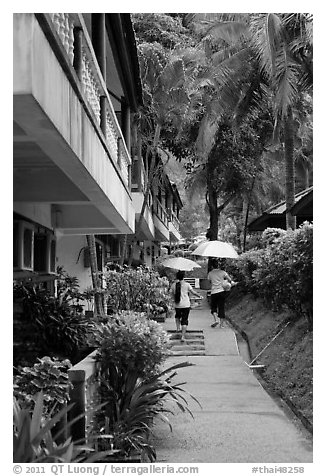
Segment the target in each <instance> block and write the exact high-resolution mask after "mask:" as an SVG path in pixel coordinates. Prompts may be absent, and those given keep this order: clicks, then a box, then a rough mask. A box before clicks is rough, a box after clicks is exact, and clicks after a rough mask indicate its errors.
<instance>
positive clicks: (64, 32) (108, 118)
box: [45, 13, 131, 190]
mask: <svg viewBox="0 0 326 476" xmlns="http://www.w3.org/2000/svg"><path fill="white" fill-rule="evenodd" d="M45 16H46V17H48V18H50V20H51V22H52V24H53V26H54V29H55V31H56V33H57V35H58V38H59V39H60V42H61V43H62V45H63V47H64V49H65V51H66V54H67V57H68V60H69V63H70V64H71V66H72V65H75V63H76V56H78V55H80V56H81V57H80V66H79V70H78V71H77V70H76V73H77V76H78V79H79V81H80V86H81V91H82V94H83V97H84V99H85V100H86V101H85V102H86V104H87V106H88V108H89V110H90V112H91V114H90V116H91V118H92V120H93V121H94V122H95V125H96V129H97V130H102V133H103V134H102V138H101V139H103V136H104V142H105V146H106V148H107V151H108V153H109V156H110V158H111V160H112V161H113V163H114V164H115V166H116V168H117V170H118V171H119V172H120V176H121V179H122V181H123V183H124V185H125V186H126V188H127V189H128V190H129V189H130V180H129V175H130V167H131V158H130V154H129V151H128V149H127V146H126V143H125V140H124V137H123V134H122V132H121V129H120V125H119V123H118V120H117V117H116V114H115V111H114V108H113V106H112V102H111V99H110V96H109V95H108V92H107V86H106V84H105V81H104V78H103V76H102V73H101V70H100V67H99V65H98V62H97V59H96V55H95V52H94V50H93V46H92V42H91V40H90V37H89V34H88V31H87V28H86V25H85V23H84V19H83V17H82V15H81V14H77V13H49V14H46V15H45ZM88 112H89V111H88Z"/></svg>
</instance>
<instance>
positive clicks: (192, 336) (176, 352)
mask: <svg viewBox="0 0 326 476" xmlns="http://www.w3.org/2000/svg"><path fill="white" fill-rule="evenodd" d="M167 332H168V334H169V338H170V339H169V348H170V351H171V352H172V355H173V356H182V355H205V339H204V333H203V331H202V330H194V331H187V334H186V340H185V341H184V342H181V340H180V338H181V334H180V333H177V332H176V331H169V330H168V331H167Z"/></svg>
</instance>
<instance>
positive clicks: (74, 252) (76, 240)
mask: <svg viewBox="0 0 326 476" xmlns="http://www.w3.org/2000/svg"><path fill="white" fill-rule="evenodd" d="M85 246H87V242H86V236H85V235H73V236H61V237H58V238H57V265H58V266H63V268H64V269H65V271H67V273H68V274H69V275H70V276H75V277H76V278H78V280H79V286H80V291H84V290H85V289H86V288H87V287H89V286H91V285H92V278H91V269H90V268H85V267H84V251H83V250H82V249H83V248H84V247H85ZM81 250H82V251H81ZM78 256H79V259H78ZM77 260H78V262H77Z"/></svg>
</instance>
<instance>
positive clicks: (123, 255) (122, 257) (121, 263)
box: [119, 235, 128, 266]
mask: <svg viewBox="0 0 326 476" xmlns="http://www.w3.org/2000/svg"><path fill="white" fill-rule="evenodd" d="M127 239H128V235H124V237H123V241H122V250H121V254H120V260H119V264H120V266H123V263H124V261H125V256H126V249H127Z"/></svg>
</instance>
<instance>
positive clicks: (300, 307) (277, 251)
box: [253, 224, 313, 323]
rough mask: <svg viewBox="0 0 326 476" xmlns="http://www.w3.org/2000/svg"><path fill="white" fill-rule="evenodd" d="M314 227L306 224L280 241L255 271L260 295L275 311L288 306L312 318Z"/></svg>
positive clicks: (269, 250) (267, 252)
mask: <svg viewBox="0 0 326 476" xmlns="http://www.w3.org/2000/svg"><path fill="white" fill-rule="evenodd" d="M312 256H313V227H312V225H308V224H304V225H302V226H301V227H300V228H299V229H297V230H294V231H292V230H289V231H287V232H286V234H283V235H281V236H280V237H279V238H277V239H276V240H275V241H274V242H273V243H272V244H271V245H270V246H269V247H268V248H266V252H265V254H264V260H263V261H264V262H263V266H260V267H259V268H258V269H257V270H256V271H255V272H254V276H253V277H254V282H255V283H256V286H257V288H258V289H259V290H260V293H261V294H262V296H263V297H264V299H265V300H266V302H268V303H269V304H271V305H272V306H273V307H274V308H276V309H278V308H280V307H281V306H283V305H286V306H287V307H288V308H289V309H291V310H293V311H295V313H296V314H297V315H299V314H304V315H305V316H306V317H307V319H308V321H309V323H311V319H312V297H313V296H312V282H313V267H312Z"/></svg>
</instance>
